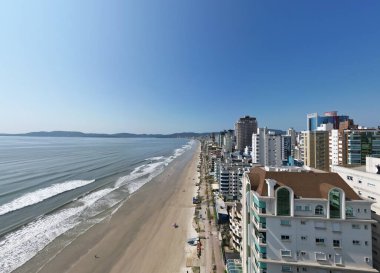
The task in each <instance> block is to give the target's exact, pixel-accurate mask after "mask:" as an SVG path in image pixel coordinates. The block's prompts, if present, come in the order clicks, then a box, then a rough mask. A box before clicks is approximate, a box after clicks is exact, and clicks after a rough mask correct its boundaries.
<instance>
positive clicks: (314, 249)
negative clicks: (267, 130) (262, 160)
mask: <svg viewBox="0 0 380 273" xmlns="http://www.w3.org/2000/svg"><path fill="white" fill-rule="evenodd" d="M372 203H373V201H372V200H363V199H361V198H360V197H359V196H358V195H357V194H356V193H355V192H354V191H353V190H352V189H351V188H350V187H349V186H348V185H347V183H345V182H344V181H343V180H342V179H341V177H340V176H339V175H338V174H335V173H315V172H301V171H300V170H299V169H297V171H294V172H292V171H291V169H288V171H285V172H284V171H275V169H274V168H269V167H255V168H253V169H251V171H250V172H246V173H244V175H243V194H242V218H243V219H242V222H243V224H242V253H241V256H242V265H243V272H244V273H277V272H307V273H338V272H339V273H343V272H378V271H377V270H376V269H374V268H373V267H372V240H371V229H372V224H373V223H374V222H375V221H373V220H371V204H372Z"/></svg>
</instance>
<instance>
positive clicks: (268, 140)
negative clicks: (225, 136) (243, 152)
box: [251, 128, 282, 166]
mask: <svg viewBox="0 0 380 273" xmlns="http://www.w3.org/2000/svg"><path fill="white" fill-rule="evenodd" d="M251 155H252V163H258V164H261V165H266V166H281V165H282V148H281V135H276V134H275V133H274V132H272V131H269V130H268V129H267V128H258V129H257V133H254V134H252V153H251Z"/></svg>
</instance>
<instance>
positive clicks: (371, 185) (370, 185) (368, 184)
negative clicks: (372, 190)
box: [367, 183, 376, 187]
mask: <svg viewBox="0 0 380 273" xmlns="http://www.w3.org/2000/svg"><path fill="white" fill-rule="evenodd" d="M367 186H368V187H375V186H376V185H375V184H373V183H367Z"/></svg>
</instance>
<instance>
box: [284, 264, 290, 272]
mask: <svg viewBox="0 0 380 273" xmlns="http://www.w3.org/2000/svg"><path fill="white" fill-rule="evenodd" d="M281 271H282V272H292V267H291V266H290V265H283V266H281Z"/></svg>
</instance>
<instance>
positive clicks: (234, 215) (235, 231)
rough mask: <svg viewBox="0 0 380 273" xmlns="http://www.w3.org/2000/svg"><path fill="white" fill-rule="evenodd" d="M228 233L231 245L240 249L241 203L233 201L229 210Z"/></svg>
mask: <svg viewBox="0 0 380 273" xmlns="http://www.w3.org/2000/svg"><path fill="white" fill-rule="evenodd" d="M229 221H230V225H229V226H230V235H231V242H232V246H233V247H234V249H235V250H237V251H238V252H240V251H241V203H240V202H235V204H234V205H233V206H232V208H231V209H230V212H229Z"/></svg>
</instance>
